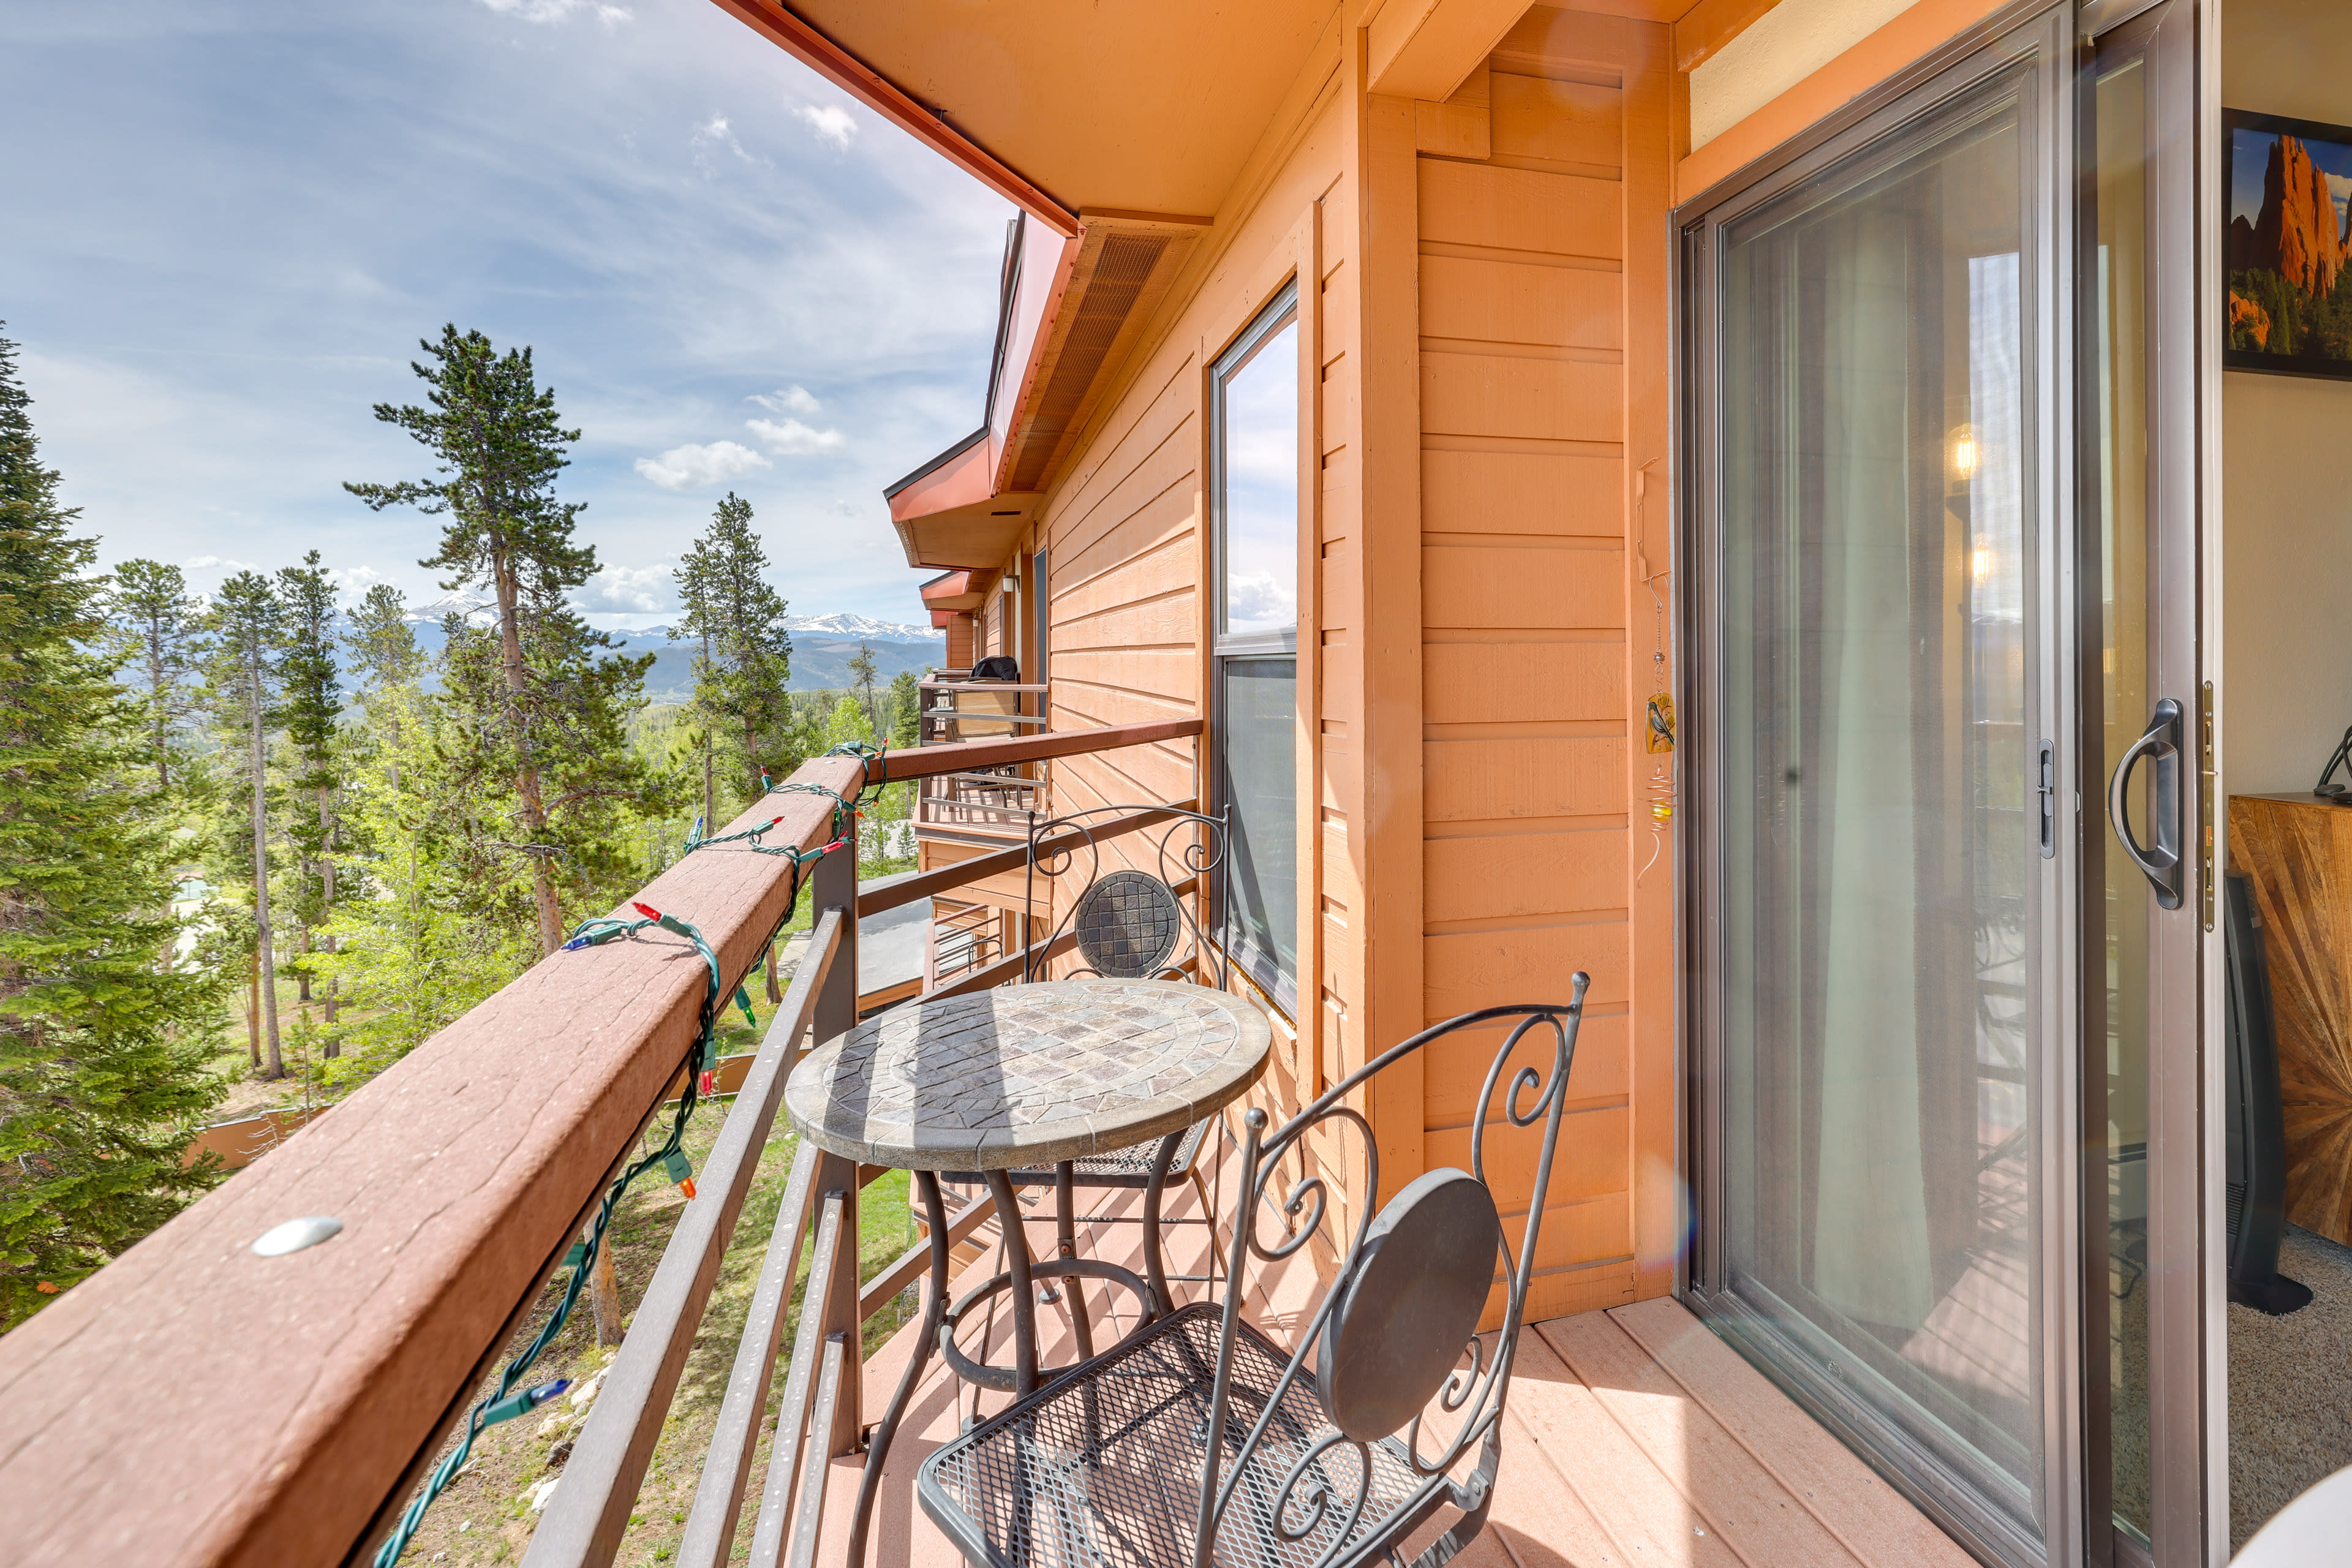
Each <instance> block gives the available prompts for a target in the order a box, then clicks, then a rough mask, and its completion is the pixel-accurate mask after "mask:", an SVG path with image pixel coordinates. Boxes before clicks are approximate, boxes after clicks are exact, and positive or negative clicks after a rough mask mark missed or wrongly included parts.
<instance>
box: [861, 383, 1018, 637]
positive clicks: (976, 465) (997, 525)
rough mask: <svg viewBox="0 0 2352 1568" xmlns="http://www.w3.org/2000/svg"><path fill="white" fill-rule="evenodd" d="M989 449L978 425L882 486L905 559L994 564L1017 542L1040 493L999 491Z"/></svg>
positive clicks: (1000, 562)
mask: <svg viewBox="0 0 2352 1568" xmlns="http://www.w3.org/2000/svg"><path fill="white" fill-rule="evenodd" d="M994 451H995V443H993V442H992V441H991V440H990V439H989V433H988V430H987V428H986V427H985V426H983V427H982V428H981V429H978V430H975V431H973V432H972V433H971V435H969V436H967V437H964V438H963V439H962V440H961V441H960V442H958V443H957V444H956V445H954V446H952V447H949V448H948V449H947V450H946V451H944V452H942V453H940V455H939V456H938V457H936V458H932V459H931V460H930V461H929V462H928V463H926V464H924V465H923V466H922V467H921V468H917V469H916V470H915V471H914V472H913V473H911V474H908V476H907V477H906V478H905V479H900V480H899V481H898V483H897V484H895V485H892V486H891V487H890V488H889V489H887V490H884V491H883V492H882V494H883V497H884V499H886V500H887V501H888V502H889V503H890V523H891V526H892V527H894V528H896V529H897V530H898V542H899V544H900V545H901V546H902V547H903V548H904V549H905V550H906V552H907V564H908V565H909V566H930V567H958V568H969V567H978V568H986V569H990V570H993V569H994V568H996V567H999V566H1002V565H1003V564H1004V562H1005V558H1006V557H1007V556H1010V555H1011V554H1012V553H1013V552H1014V551H1016V550H1018V549H1019V548H1020V546H1021V541H1022V539H1023V538H1024V536H1025V535H1026V533H1027V532H1028V529H1029V522H1030V520H1031V518H1032V517H1033V516H1034V510H1035V507H1036V504H1037V502H1038V501H1039V500H1041V499H1043V498H1041V497H1039V496H1036V495H1008V496H1000V495H998V494H997V493H996V487H995V485H994V483H993V482H992V481H993V478H994V469H995V464H994V461H993V454H994ZM928 597H929V595H928V594H926V598H927V599H928ZM977 602H978V601H976V600H975V601H974V603H977ZM933 607H934V608H937V607H939V606H937V605H934V606H933Z"/></svg>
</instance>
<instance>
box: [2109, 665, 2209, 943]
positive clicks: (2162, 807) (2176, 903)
mask: <svg viewBox="0 0 2352 1568" xmlns="http://www.w3.org/2000/svg"><path fill="white" fill-rule="evenodd" d="M2143 759H2145V760H2146V761H2147V762H2149V763H2154V764H2155V766H2156V778H2155V786H2156V787H2155V790H2154V792H2153V800H2152V802H2151V804H2152V805H2153V806H2154V809H2153V810H2152V811H2151V812H2150V813H2149V815H2150V816H2152V817H2153V818H2154V819H2155V820H2154V821H2153V822H2152V823H2151V824H2150V826H2152V827H2153V828H2154V829H2155V831H2156V843H2155V844H2154V845H2153V846H2150V845H2146V844H2142V843H2141V842H2140V841H2139V840H2138V839H2137V838H2136V837H2133V836H2132V829H2131V810H2130V805H2129V800H2128V793H2129V791H2130V789H2131V776H2132V770H2133V769H2134V768H2137V766H2139V764H2140V763H2141V761H2142V760H2143ZM2180 768H2181V756H2180V704H2179V703H2178V702H2176V701H2174V700H2172V699H2171V698H2169V697H2168V698H2166V699H2164V700H2162V701H2160V702H2158V704H2157V705H2156V712H2155V713H2154V714H2153V715H2151V716H2150V718H2149V719H2148V723H2147V733H2146V734H2144V735H2142V736H2141V737H2140V738H2139V739H2138V740H2137V741H2134V742H2132V743H2131V745H2130V747H2129V749H2127V750H2126V752H2124V754H2123V757H2122V759H2121V760H2120V761H2118V762H2117V763H2116V773H2115V777H2113V778H2111V779H2109V780H2108V781H2107V820H2108V822H2109V823H2111V824H2113V825H2114V826H2115V830H2116V838H2117V839H2118V840H2119V841H2120V842H2121V843H2122V845H2123V847H2124V853H2125V854H2126V855H2128V856H2130V857H2131V858H2132V864H2134V865H2136V866H2137V867H2138V868H2140V874H2141V875H2142V876H2144V877H2146V878H2147V880H2148V885H2149V886H2150V887H2153V888H2154V889H2156V901H2157V903H2158V904H2159V905H2160V906H2162V907H2163V908H2165V909H2168V910H2177V909H2179V907H2180V896H2181V895H2180V882H2181V867H2182V860H2181V847H2182V846H2183V845H2184V844H2186V843H2187V842H2188V840H2189V830H2188V824H2187V823H2185V822H2183V821H2182V820H2181V812H2182V810H2183V809H2184V808H2185V807H2186V805H2188V796H2187V795H2186V794H2184V793H2183V792H2182V790H2181V787H2180Z"/></svg>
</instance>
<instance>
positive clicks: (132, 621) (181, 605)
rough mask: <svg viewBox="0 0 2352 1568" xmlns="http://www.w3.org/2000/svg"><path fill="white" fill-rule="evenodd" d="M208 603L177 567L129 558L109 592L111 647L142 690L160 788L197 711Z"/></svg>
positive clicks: (144, 727) (166, 785)
mask: <svg viewBox="0 0 2352 1568" xmlns="http://www.w3.org/2000/svg"><path fill="white" fill-rule="evenodd" d="M204 614H205V608H204V605H203V603H202V602H201V601H199V600H198V599H196V598H195V596H194V595H191V594H190V593H189V592H188V580H187V578H186V576H185V575H184V574H182V573H181V571H180V569H179V568H178V567H177V566H167V565H165V564H164V563H162V562H160V561H126V562H124V563H122V564H121V565H120V566H118V567H116V568H115V569H114V584H113V588H112V591H111V592H110V593H109V594H108V595H107V599H106V615H107V620H108V623H109V626H108V630H109V636H108V637H107V645H106V646H107V652H108V653H109V654H110V655H111V656H112V657H113V658H114V660H115V669H116V671H117V672H118V673H119V674H120V673H125V672H127V673H128V674H129V675H130V677H131V681H132V683H133V686H134V689H136V691H137V693H138V698H137V700H138V704H139V710H140V712H139V720H140V730H141V732H142V734H143V735H144V736H145V739H146V752H147V758H148V760H149V761H150V762H151V763H153V764H154V768H155V787H156V788H157V789H158V790H168V789H170V788H171V787H172V763H173V760H174V758H175V757H176V756H177V755H178V752H179V749H180V748H179V745H178V743H177V742H176V739H175V736H176V734H177V732H178V731H179V728H180V725H181V724H182V723H183V722H184V721H185V720H186V719H187V718H188V716H189V715H190V714H192V713H194V711H195V710H196V706H197V700H198V689H199V686H200V683H201V676H202V671H203V668H204V658H205V631H204Z"/></svg>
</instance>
